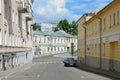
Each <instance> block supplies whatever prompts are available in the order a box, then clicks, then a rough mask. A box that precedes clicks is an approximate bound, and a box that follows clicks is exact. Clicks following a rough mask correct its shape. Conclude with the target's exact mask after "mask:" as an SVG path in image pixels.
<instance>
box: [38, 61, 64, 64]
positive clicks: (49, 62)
mask: <svg viewBox="0 0 120 80" xmlns="http://www.w3.org/2000/svg"><path fill="white" fill-rule="evenodd" d="M53 63H63V62H62V61H47V62H40V63H39V64H53Z"/></svg>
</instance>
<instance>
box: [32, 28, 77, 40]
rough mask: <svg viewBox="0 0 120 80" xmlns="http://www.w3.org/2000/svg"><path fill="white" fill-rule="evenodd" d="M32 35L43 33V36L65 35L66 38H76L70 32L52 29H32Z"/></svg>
mask: <svg viewBox="0 0 120 80" xmlns="http://www.w3.org/2000/svg"><path fill="white" fill-rule="evenodd" d="M33 35H43V36H53V37H67V38H77V36H73V35H71V34H68V33H66V32H65V31H63V30H60V31H57V32H53V31H44V32H42V31H33Z"/></svg>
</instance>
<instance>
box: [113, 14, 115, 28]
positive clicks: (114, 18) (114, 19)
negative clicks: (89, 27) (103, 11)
mask: <svg viewBox="0 0 120 80" xmlns="http://www.w3.org/2000/svg"><path fill="white" fill-rule="evenodd" d="M115 16H116V15H115V13H114V14H113V26H114V25H115V22H116V18H115Z"/></svg>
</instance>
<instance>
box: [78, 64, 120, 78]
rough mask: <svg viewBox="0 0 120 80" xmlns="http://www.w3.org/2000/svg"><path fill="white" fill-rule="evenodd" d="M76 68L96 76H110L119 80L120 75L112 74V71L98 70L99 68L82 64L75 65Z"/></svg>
mask: <svg viewBox="0 0 120 80" xmlns="http://www.w3.org/2000/svg"><path fill="white" fill-rule="evenodd" d="M77 68H79V69H83V70H86V71H90V72H94V73H97V74H101V75H106V76H110V77H113V78H116V79H118V80H120V73H119V72H113V71H107V70H103V69H99V68H93V67H90V66H87V65H84V64H80V63H77Z"/></svg>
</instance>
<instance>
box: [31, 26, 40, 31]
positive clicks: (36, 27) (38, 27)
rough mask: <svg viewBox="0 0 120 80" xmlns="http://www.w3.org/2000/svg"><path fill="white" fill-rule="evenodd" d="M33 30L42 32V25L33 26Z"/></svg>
mask: <svg viewBox="0 0 120 80" xmlns="http://www.w3.org/2000/svg"><path fill="white" fill-rule="evenodd" d="M33 30H35V31H36V30H40V31H41V26H40V25H38V24H34V25H33Z"/></svg>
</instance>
